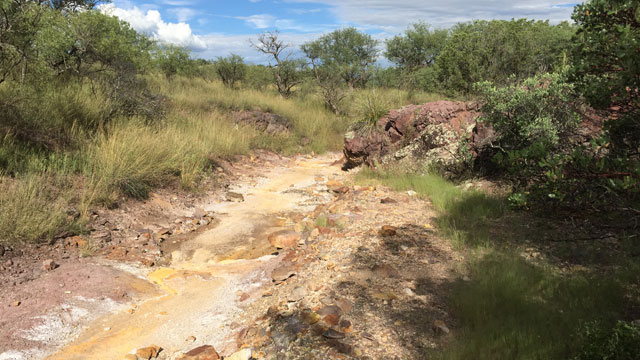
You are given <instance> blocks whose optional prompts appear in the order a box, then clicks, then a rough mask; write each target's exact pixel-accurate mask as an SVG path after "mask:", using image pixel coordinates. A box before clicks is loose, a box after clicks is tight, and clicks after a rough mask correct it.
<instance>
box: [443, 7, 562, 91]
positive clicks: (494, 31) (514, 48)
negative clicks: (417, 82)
mask: <svg viewBox="0 0 640 360" xmlns="http://www.w3.org/2000/svg"><path fill="white" fill-rule="evenodd" d="M573 33H574V28H573V27H572V26H570V25H569V24H567V23H561V24H559V25H550V24H549V23H548V22H547V21H534V20H527V19H519V20H511V21H504V20H493V21H474V22H470V23H462V24H457V25H455V26H454V27H453V29H452V30H451V36H450V38H449V40H448V41H447V44H446V45H445V47H444V49H442V52H441V53H440V55H439V56H438V58H437V59H436V67H437V70H438V79H439V81H440V82H441V83H442V84H443V85H444V87H445V88H446V89H447V90H449V91H450V92H457V93H471V92H472V91H473V84H474V83H476V82H478V81H485V80H486V81H491V82H493V83H495V84H497V85H508V84H510V83H513V82H517V81H521V80H523V79H526V78H528V77H532V76H534V75H536V74H542V73H546V72H554V71H557V70H560V69H562V67H563V66H565V65H566V60H565V59H566V53H567V52H568V50H569V49H570V46H571V37H572V35H573Z"/></svg>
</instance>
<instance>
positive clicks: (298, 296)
mask: <svg viewBox="0 0 640 360" xmlns="http://www.w3.org/2000/svg"><path fill="white" fill-rule="evenodd" d="M305 296H307V290H306V289H305V288H303V287H302V286H298V287H296V288H295V289H293V290H292V291H291V293H290V294H289V296H288V297H287V300H289V301H291V302H296V301H300V300H302V298H303V297H305Z"/></svg>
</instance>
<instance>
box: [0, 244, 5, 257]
mask: <svg viewBox="0 0 640 360" xmlns="http://www.w3.org/2000/svg"><path fill="white" fill-rule="evenodd" d="M0 256H4V246H2V245H0Z"/></svg>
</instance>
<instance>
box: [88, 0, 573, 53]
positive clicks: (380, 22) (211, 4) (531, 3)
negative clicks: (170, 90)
mask: <svg viewBox="0 0 640 360" xmlns="http://www.w3.org/2000/svg"><path fill="white" fill-rule="evenodd" d="M574 5H575V3H571V2H567V1H566V0H565V1H562V0H422V1H415V0H232V1H220V0H112V2H111V3H107V4H102V5H99V9H100V11H102V12H103V13H106V14H110V15H113V16H117V17H119V18H120V19H122V20H125V21H127V22H129V23H130V24H131V26H132V27H133V28H134V29H136V30H137V31H139V32H142V33H145V34H147V35H149V36H150V37H152V38H154V39H156V40H158V41H160V42H163V43H168V44H174V45H180V46H185V47H188V48H189V49H191V50H192V56H194V57H198V58H204V59H215V58H216V57H218V56H227V55H229V54H231V53H235V54H238V55H240V56H242V57H244V58H245V60H246V61H248V62H252V63H267V62H268V60H269V59H268V58H266V57H265V56H264V55H262V54H260V53H258V52H257V51H256V50H255V49H253V48H251V46H250V40H251V39H256V38H257V36H258V35H259V34H260V33H262V32H264V31H273V30H278V31H280V34H281V38H282V39H283V40H285V41H286V42H287V44H290V45H291V48H292V49H296V48H297V47H298V46H299V45H301V44H303V43H305V42H307V41H310V40H313V39H315V38H317V37H319V36H321V35H322V34H325V33H328V32H331V31H333V30H335V29H339V28H343V27H348V26H353V27H355V28H357V29H358V30H360V31H364V32H366V33H368V34H371V35H372V36H373V37H374V38H376V39H378V40H381V43H382V42H383V41H384V40H385V39H388V38H390V37H393V36H394V35H397V34H399V33H402V32H403V31H404V30H405V29H406V28H407V27H408V26H410V25H411V24H413V23H416V22H418V21H424V22H426V23H428V24H430V25H431V26H433V27H437V28H448V27H450V26H452V25H453V24H455V23H457V22H464V21H471V20H491V19H505V20H509V19H512V18H522V17H526V18H529V19H540V20H549V21H550V22H551V23H558V22H560V21H564V20H570V17H571V12H572V9H573V6H574Z"/></svg>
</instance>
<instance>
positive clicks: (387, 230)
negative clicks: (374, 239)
mask: <svg viewBox="0 0 640 360" xmlns="http://www.w3.org/2000/svg"><path fill="white" fill-rule="evenodd" d="M397 229H398V228H396V227H395V226H391V225H384V226H383V227H382V228H381V229H380V235H382V236H393V235H395V234H396V230H397Z"/></svg>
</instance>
